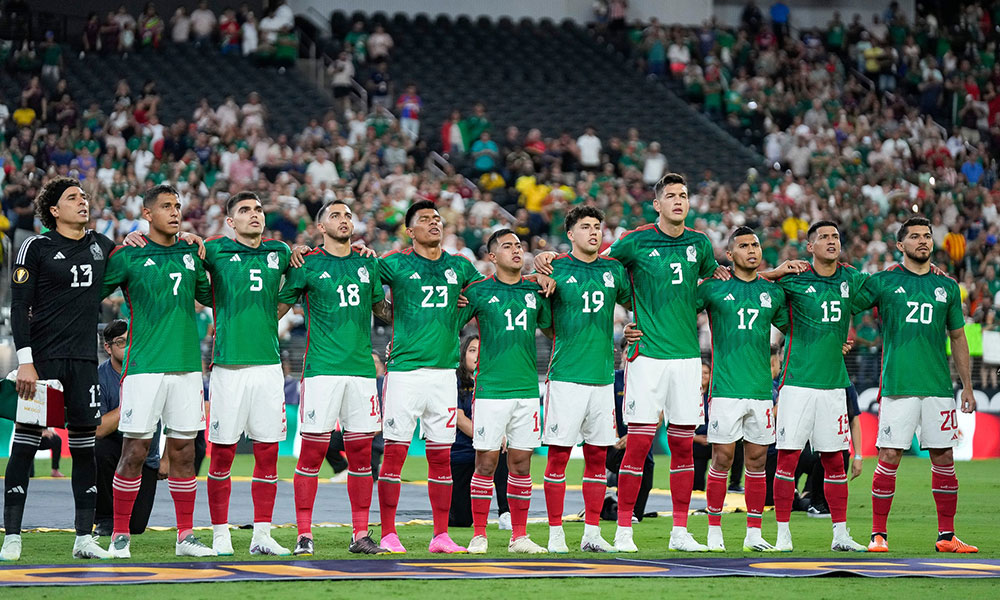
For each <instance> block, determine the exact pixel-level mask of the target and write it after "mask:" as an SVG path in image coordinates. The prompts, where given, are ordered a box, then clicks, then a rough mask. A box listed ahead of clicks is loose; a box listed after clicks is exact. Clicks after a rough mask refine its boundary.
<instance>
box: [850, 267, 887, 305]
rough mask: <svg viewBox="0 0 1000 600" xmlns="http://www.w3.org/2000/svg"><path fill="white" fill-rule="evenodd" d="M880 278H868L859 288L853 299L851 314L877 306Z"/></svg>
mask: <svg viewBox="0 0 1000 600" xmlns="http://www.w3.org/2000/svg"><path fill="white" fill-rule="evenodd" d="M880 280H881V278H880V277H874V276H873V277H869V278H867V279H866V280H865V282H864V284H863V285H862V286H861V291H859V292H858V294H857V295H856V296H855V297H854V299H853V306H852V307H851V312H853V313H854V314H858V313H860V312H864V311H866V310H868V309H869V308H871V307H873V306H875V305H876V304H878V298H879V288H880V287H881V286H880Z"/></svg>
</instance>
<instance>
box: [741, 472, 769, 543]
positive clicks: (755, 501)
mask: <svg viewBox="0 0 1000 600" xmlns="http://www.w3.org/2000/svg"><path fill="white" fill-rule="evenodd" d="M743 473H744V475H743V477H744V478H745V480H746V481H745V482H744V484H743V485H744V490H743V501H744V502H746V506H747V527H756V528H757V529H760V522H761V520H762V519H761V517H762V516H763V514H764V499H765V498H767V473H766V472H764V471H744V472H743Z"/></svg>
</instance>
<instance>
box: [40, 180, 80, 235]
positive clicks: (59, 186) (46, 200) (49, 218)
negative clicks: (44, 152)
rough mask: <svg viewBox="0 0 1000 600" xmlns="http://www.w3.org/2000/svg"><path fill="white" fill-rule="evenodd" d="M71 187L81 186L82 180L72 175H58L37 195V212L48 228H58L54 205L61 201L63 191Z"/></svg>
mask: <svg viewBox="0 0 1000 600" xmlns="http://www.w3.org/2000/svg"><path fill="white" fill-rule="evenodd" d="M71 187H80V182H79V180H77V179H73V178H72V177H56V178H55V179H53V180H51V181H49V182H48V183H46V184H45V185H44V186H43V187H42V189H41V190H40V191H39V192H38V195H37V196H35V214H36V215H38V219H39V220H40V221H41V222H42V225H44V226H45V227H46V228H47V229H55V228H56V218H55V216H53V215H52V207H53V206H55V205H56V204H58V203H59V198H62V195H63V193H64V192H65V191H66V190H68V189H69V188H71Z"/></svg>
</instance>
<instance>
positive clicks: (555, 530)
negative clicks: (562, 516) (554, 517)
mask: <svg viewBox="0 0 1000 600" xmlns="http://www.w3.org/2000/svg"><path fill="white" fill-rule="evenodd" d="M549 552H554V553H555V554H566V553H567V552H569V547H568V546H566V532H565V531H564V530H563V528H562V526H561V525H560V526H558V527H549Z"/></svg>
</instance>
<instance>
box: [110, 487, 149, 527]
mask: <svg viewBox="0 0 1000 600" xmlns="http://www.w3.org/2000/svg"><path fill="white" fill-rule="evenodd" d="M141 483H142V477H136V478H135V479H129V478H127V477H122V476H121V475H119V474H118V473H115V477H114V479H113V480H112V481H111V494H112V496H113V498H114V514H115V527H114V533H113V535H112V537H114V536H116V535H118V534H119V533H124V534H125V535H129V522H130V521H131V520H132V507H133V506H134V505H135V498H136V496H138V495H139V485H140V484H141Z"/></svg>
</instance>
